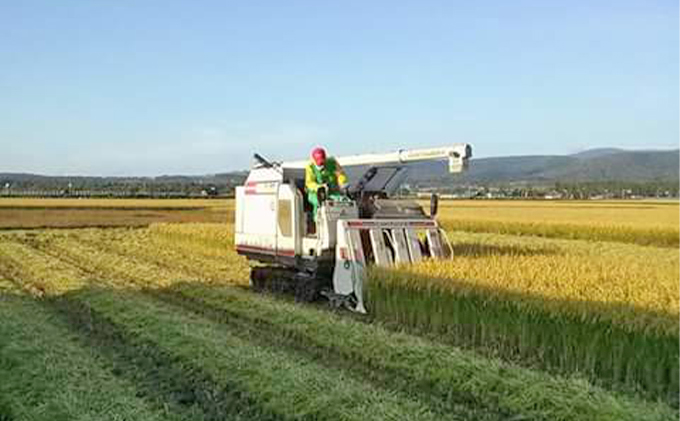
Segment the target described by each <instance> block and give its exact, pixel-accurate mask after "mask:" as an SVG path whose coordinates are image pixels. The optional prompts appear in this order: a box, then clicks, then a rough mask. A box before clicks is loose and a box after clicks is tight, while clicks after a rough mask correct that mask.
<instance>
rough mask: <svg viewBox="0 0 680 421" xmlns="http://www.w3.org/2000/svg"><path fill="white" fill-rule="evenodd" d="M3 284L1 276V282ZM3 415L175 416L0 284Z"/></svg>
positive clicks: (52, 419) (54, 418)
mask: <svg viewBox="0 0 680 421" xmlns="http://www.w3.org/2000/svg"><path fill="white" fill-rule="evenodd" d="M0 283H2V281H0ZM0 373H1V374H0V375H1V378H0V419H5V420H16V421H18V420H49V421H60V420H64V421H71V420H172V419H178V418H177V417H175V416H174V415H173V414H171V413H168V412H166V411H164V410H163V409H162V408H153V407H151V406H150V405H149V404H148V403H147V402H145V401H144V400H143V399H140V398H139V397H137V391H136V389H135V387H134V385H132V384H129V383H127V382H126V381H125V380H123V379H120V378H118V377H116V376H115V375H114V374H113V373H111V372H110V371H109V370H108V369H107V367H106V364H105V363H104V362H103V361H101V360H100V359H99V357H98V356H97V355H96V354H95V353H93V352H91V350H90V349H87V348H83V347H82V346H80V344H79V341H78V338H77V337H76V336H75V335H74V334H73V333H72V332H71V331H70V330H69V329H68V327H67V326H66V325H65V324H64V323H62V322H61V321H60V320H58V319H55V317H53V315H52V314H51V313H50V312H48V311H46V310H45V309H44V308H43V306H41V305H40V304H38V303H37V302H35V301H33V300H31V299H30V298H26V297H22V296H20V295H18V294H16V293H11V292H8V291H7V290H6V288H5V292H3V291H2V288H0Z"/></svg>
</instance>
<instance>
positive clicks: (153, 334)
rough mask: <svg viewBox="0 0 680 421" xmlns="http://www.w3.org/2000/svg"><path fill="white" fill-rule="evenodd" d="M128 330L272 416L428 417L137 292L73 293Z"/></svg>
mask: <svg viewBox="0 0 680 421" xmlns="http://www.w3.org/2000/svg"><path fill="white" fill-rule="evenodd" d="M68 299H70V300H75V301H79V302H81V303H83V304H85V305H87V306H89V307H90V308H91V311H92V312H95V313H98V314H99V315H100V316H101V317H104V318H106V319H107V320H109V322H110V323H112V324H113V325H116V326H117V327H118V329H119V330H120V331H121V332H125V335H126V339H127V340H128V341H129V342H130V343H134V344H135V345H142V344H143V343H153V344H154V346H156V347H157V348H158V349H159V350H160V351H161V352H162V353H163V354H164V355H166V356H167V357H168V358H172V359H173V360H175V361H178V362H181V363H182V364H184V363H186V364H190V365H191V366H192V367H199V368H200V369H201V370H202V371H203V372H204V373H205V374H206V375H207V376H209V377H210V378H211V380H212V381H213V382H214V383H215V384H217V385H220V386H227V387H233V388H234V389H235V390H237V391H238V393H241V394H242V395H243V396H247V397H248V399H250V400H251V402H253V403H254V405H257V408H259V410H260V411H261V414H262V415H264V416H267V417H274V418H278V419H291V420H292V419H303V420H305V419H307V420H324V419H328V420H330V419H332V420H364V419H372V420H409V419H413V420H415V419H418V420H428V419H433V420H434V419H437V418H436V417H435V416H434V415H433V414H432V413H430V412H429V411H428V410H427V408H426V407H425V406H424V405H422V404H421V403H418V402H416V401H413V400H406V399H403V397H397V396H395V395H394V394H391V393H387V392H385V391H381V390H376V389H375V388H372V387H370V386H367V385H364V384H361V383H360V382H357V381H354V380H352V379H350V378H349V377H348V376H346V375H345V374H344V373H343V372H341V371H339V370H334V369H331V368H328V367H324V366H323V365H320V364H318V363H315V362H310V361H309V360H307V359H304V358H299V357H297V356H295V355H290V354H287V353H285V352H282V351H277V350H273V349H269V348H264V347H259V346H255V345H253V344H252V343H250V342H248V341H246V340H243V339H241V338H238V337H237V336H234V335H231V334H229V333H228V332H226V331H225V330H224V329H222V328H220V326H219V325H217V324H216V323H214V322H212V321H209V320H207V319H205V318H202V317H199V316H196V315H191V314H179V313H178V312H177V311H176V310H177V309H176V307H172V306H167V305H162V304H160V303H159V302H158V301H156V300H153V299H152V298H150V297H144V296H141V295H140V294H138V293H132V292H123V291H111V290H106V291H105V290H87V291H81V292H77V293H69V294H68Z"/></svg>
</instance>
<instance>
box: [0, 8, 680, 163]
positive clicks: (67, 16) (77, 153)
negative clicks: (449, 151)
mask: <svg viewBox="0 0 680 421" xmlns="http://www.w3.org/2000/svg"><path fill="white" fill-rule="evenodd" d="M678 31H679V28H678V2H677V1H675V0H666V1H654V0H648V1H643V0H637V1H626V0H617V1H605V0H600V1H588V0H584V1H580V0H573V1H538V0H537V1H514V2H506V1H500V0H499V1H477V2H472V1H460V2H454V1H377V0H376V1H343V2H330V1H269V2H267V1H242V2H236V1H189V0H186V1H170V0H165V1H153V0H143V1H132V0H127V1H126V0H119V1H105V0H89V1H87V0H80V1H69V0H60V1H52V0H44V1H34V0H22V1H14V2H11V1H4V2H2V3H0V147H1V149H0V172H37V173H45V174H62V175H63V174H87V175H160V174H168V173H173V174H176V173H191V174H202V173H215V172H223V171H228V170H234V169H243V168H246V167H247V166H248V165H249V162H250V156H251V155H252V152H254V151H257V152H260V153H262V154H264V155H265V156H270V157H272V158H279V159H300V158H304V157H305V156H306V155H307V153H308V151H309V149H311V147H312V146H314V145H316V144H321V145H324V146H326V147H327V148H328V149H329V150H330V152H331V153H333V154H340V155H341V154H348V153H361V152H378V151H383V150H394V149H397V148H407V147H426V146H437V145H442V144H447V143H453V142H469V143H472V144H473V146H474V148H475V153H476V155H477V156H501V155H523V154H564V153H573V152H578V151H581V150H583V149H586V148H590V147H602V146H617V147H623V148H631V149H632V148H674V147H677V146H678V139H679V129H678V127H679V124H680V122H679V117H678V115H679V107H678V101H679V85H678V83H679V82H678V77H679V71H678V60H679V58H678V54H679V53H678V50H679V45H678V33H679V32H678Z"/></svg>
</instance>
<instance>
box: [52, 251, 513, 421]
mask: <svg viewBox="0 0 680 421" xmlns="http://www.w3.org/2000/svg"><path fill="white" fill-rule="evenodd" d="M85 243H87V244H88V245H89V246H90V247H93V248H96V249H99V250H103V251H105V252H108V253H112V254H115V255H116V256H118V257H121V258H125V259H130V260H134V261H138V262H140V263H144V264H149V260H147V259H145V258H143V257H140V256H139V255H138V254H135V250H134V249H130V248H124V247H116V246H113V247H112V246H111V245H110V244H104V243H92V242H89V241H85ZM58 256H62V255H58ZM70 262H71V263H72V264H76V265H77V266H78V267H79V268H80V269H81V270H83V271H87V270H91V269H90V268H88V267H85V266H83V265H82V264H81V263H79V262H77V261H73V260H71V261H70ZM151 264H153V265H154V266H157V267H160V266H164V267H166V268H167V267H169V266H170V265H162V262H159V261H154V262H151ZM173 266H174V265H173ZM176 269H177V270H179V271H181V272H183V273H187V272H193V273H190V275H191V277H192V278H193V277H196V276H199V274H198V273H196V272H198V271H186V270H185V268H184V267H181V268H176ZM126 280H127V281H128V282H132V283H136V284H139V280H138V279H136V277H135V276H133V275H127V276H126ZM140 286H143V287H144V286H148V285H144V284H141V285H140ZM144 293H145V294H147V295H150V296H152V297H154V298H155V299H157V300H161V301H163V302H166V303H169V304H172V305H174V306H176V307H179V308H181V309H182V310H184V311H190V312H192V313H194V314H197V315H199V316H201V317H205V318H207V319H210V320H212V321H214V322H217V323H218V324H221V325H223V326H224V327H225V328H226V329H227V330H228V331H229V332H230V333H233V334H235V335H237V336H239V337H241V338H242V339H244V340H247V341H250V342H253V343H256V344H257V345H259V346H263V347H268V348H271V349H281V347H282V346H283V347H284V348H285V349H286V350H287V352H290V353H292V354H295V355H299V356H302V357H303V358H305V359H308V360H310V361H315V362H323V363H324V364H325V365H327V366H328V367H333V368H336V369H339V370H341V371H343V372H345V373H347V374H348V375H350V376H351V377H353V378H355V379H356V380H358V381H363V382H369V383H370V384H372V385H373V386H374V387H377V388H380V389H383V390H389V391H392V392H394V393H398V394H403V395H404V397H405V398H406V397H408V396H416V397H417V398H418V400H419V401H421V402H423V403H425V404H427V405H428V406H429V407H430V408H431V409H432V410H434V411H436V412H437V413H439V414H440V415H441V417H442V419H444V418H451V417H452V418H454V419H460V418H463V419H475V420H491V419H499V417H500V416H501V415H502V416H503V417H505V416H509V414H499V412H498V411H497V410H495V409H494V410H488V409H484V408H481V407H479V406H471V405H470V403H469V401H467V400H466V399H465V398H460V399H456V398H455V397H453V399H452V397H450V396H449V399H442V398H441V397H437V396H433V395H432V394H430V393H428V392H427V391H426V390H424V389H420V388H418V387H415V386H414V383H413V381H412V380H413V379H410V378H408V376H403V375H402V373H399V372H394V371H392V372H385V371H383V370H381V369H378V368H375V367H369V366H367V365H365V364H363V363H361V362H359V361H356V360H354V359H351V358H348V357H347V356H345V355H342V354H341V353H339V352H337V351H336V350H335V349H333V348H332V347H323V346H319V345H318V344H315V343H314V341H313V340H310V338H306V337H304V336H299V335H298V336H295V335H290V334H289V335H281V331H280V330H279V328H277V327H276V326H274V325H271V324H268V323H266V321H258V322H253V321H251V320H248V319H246V318H243V317H240V316H239V315H238V314H237V313H234V312H228V311H227V310H223V309H217V308H214V307H211V306H209V305H208V304H206V303H205V302H200V301H197V300H194V299H192V298H188V297H185V296H181V295H179V294H177V293H169V292H160V291H158V290H156V289H147V290H145V291H144ZM339 316H340V315H339Z"/></svg>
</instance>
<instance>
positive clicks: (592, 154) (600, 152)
mask: <svg viewBox="0 0 680 421" xmlns="http://www.w3.org/2000/svg"><path fill="white" fill-rule="evenodd" d="M620 152H626V151H625V150H624V149H619V148H595V149H587V150H585V151H583V152H577V153H575V154H572V155H569V156H573V157H574V158H581V159H589V158H599V157H601V156H607V155H612V154H615V153H620Z"/></svg>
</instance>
